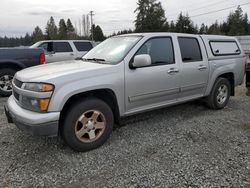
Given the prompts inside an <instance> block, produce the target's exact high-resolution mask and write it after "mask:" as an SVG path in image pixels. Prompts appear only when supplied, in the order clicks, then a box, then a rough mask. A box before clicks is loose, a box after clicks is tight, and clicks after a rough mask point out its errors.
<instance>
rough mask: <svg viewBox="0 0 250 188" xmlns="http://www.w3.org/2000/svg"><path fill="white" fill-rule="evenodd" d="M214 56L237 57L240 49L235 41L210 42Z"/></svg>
mask: <svg viewBox="0 0 250 188" xmlns="http://www.w3.org/2000/svg"><path fill="white" fill-rule="evenodd" d="M210 47H211V50H212V52H213V55H214V56H224V55H239V54H240V53H241V51H240V48H239V46H238V44H237V43H236V41H210Z"/></svg>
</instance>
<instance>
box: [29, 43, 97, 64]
mask: <svg viewBox="0 0 250 188" xmlns="http://www.w3.org/2000/svg"><path fill="white" fill-rule="evenodd" d="M94 46H95V43H93V42H91V41H88V40H47V41H40V42H37V43H35V44H34V45H32V46H31V47H30V48H42V49H44V51H45V55H46V63H52V62H57V61H66V60H74V59H77V58H81V57H82V56H83V55H85V54H86V53H87V52H88V51H89V50H91V49H92V48H93V47H94Z"/></svg>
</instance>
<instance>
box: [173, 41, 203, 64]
mask: <svg viewBox="0 0 250 188" xmlns="http://www.w3.org/2000/svg"><path fill="white" fill-rule="evenodd" d="M178 41H179V45H180V50H181V57H182V61H183V62H194V61H202V55H201V49H200V45H199V42H198V40H197V39H196V38H189V37H178Z"/></svg>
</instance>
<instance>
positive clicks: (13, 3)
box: [0, 0, 250, 36]
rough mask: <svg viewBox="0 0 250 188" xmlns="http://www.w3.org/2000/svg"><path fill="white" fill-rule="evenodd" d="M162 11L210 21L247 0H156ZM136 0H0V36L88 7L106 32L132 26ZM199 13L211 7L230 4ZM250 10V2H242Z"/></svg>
mask: <svg viewBox="0 0 250 188" xmlns="http://www.w3.org/2000/svg"><path fill="white" fill-rule="evenodd" d="M160 1H161V2H162V5H163V8H164V9H165V11H166V16H167V19H168V21H170V20H176V18H177V15H178V14H179V13H180V12H181V11H182V12H183V13H187V12H188V13H189V16H191V17H192V16H194V17H192V20H193V21H194V23H195V24H198V25H200V24H201V23H202V22H204V23H205V24H208V25H210V24H211V23H213V22H214V21H215V20H216V19H217V20H218V21H219V22H222V21H223V20H225V19H226V18H227V15H228V14H229V12H230V11H233V10H235V8H236V6H237V5H240V4H246V3H249V2H250V0H160ZM136 3H137V0H38V1H37V0H1V5H0V12H1V19H0V36H5V35H7V36H20V35H24V34H25V33H26V32H29V33H31V32H32V31H33V29H34V27H35V26H37V25H38V26H40V27H41V28H42V29H43V30H44V28H45V25H46V22H47V20H48V19H49V17H50V16H53V17H54V18H55V21H56V23H57V24H58V21H59V19H61V18H64V19H67V18H70V19H71V20H72V23H73V24H74V25H75V24H77V25H78V23H79V20H80V18H81V15H82V14H87V13H88V12H89V11H90V10H93V11H94V12H95V16H94V23H95V24H97V25H100V26H101V28H102V29H103V31H104V33H105V34H106V35H109V34H112V33H113V32H114V31H119V30H122V29H129V28H131V29H133V28H134V23H133V21H134V20H135V13H134V10H135V8H136ZM233 6H234V8H231V9H229V10H224V11H220V12H216V13H212V14H207V15H203V16H197V15H200V14H204V13H207V12H211V11H216V10H220V9H224V8H229V7H233ZM242 9H243V11H244V12H248V13H249V14H250V4H248V5H245V6H242Z"/></svg>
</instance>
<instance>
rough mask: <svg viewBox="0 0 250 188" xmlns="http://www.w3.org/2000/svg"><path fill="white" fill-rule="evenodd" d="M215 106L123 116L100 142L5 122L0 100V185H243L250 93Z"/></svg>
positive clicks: (247, 173)
mask: <svg viewBox="0 0 250 188" xmlns="http://www.w3.org/2000/svg"><path fill="white" fill-rule="evenodd" d="M245 93H246V89H244V87H243V86H242V87H239V88H238V89H237V94H236V97H233V98H231V100H230V103H229V105H228V107H227V108H225V109H224V110H221V111H212V110H209V109H207V108H206V107H205V106H203V105H202V104H201V102H191V103H187V104H183V105H179V106H175V107H170V108H166V109H161V110H157V111H153V112H150V113H146V114H141V115H137V116H133V117H130V118H127V119H125V120H124V122H123V125H122V126H120V127H118V128H117V129H116V130H115V131H114V132H113V134H112V136H111V138H110V139H109V140H108V142H107V143H106V144H105V145H104V146H103V147H101V148H99V149H97V150H94V151H91V152H87V153H76V152H73V151H71V150H70V149H69V148H67V147H66V146H65V145H64V144H63V142H62V141H61V140H59V139H58V138H36V137H32V136H29V135H25V134H24V133H22V132H21V131H19V130H18V129H17V128H16V127H15V126H14V125H13V124H7V122H6V118H5V115H4V112H3V104H4V102H5V101H6V98H1V99H0V103H1V104H0V159H1V160H0V187H136V188H137V187H221V186H223V187H250V97H247V96H246V94H245Z"/></svg>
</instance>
